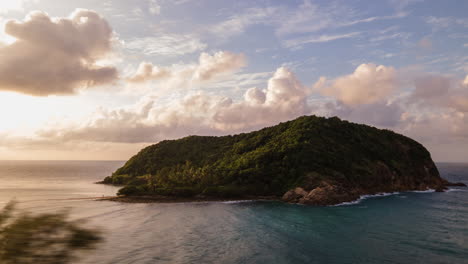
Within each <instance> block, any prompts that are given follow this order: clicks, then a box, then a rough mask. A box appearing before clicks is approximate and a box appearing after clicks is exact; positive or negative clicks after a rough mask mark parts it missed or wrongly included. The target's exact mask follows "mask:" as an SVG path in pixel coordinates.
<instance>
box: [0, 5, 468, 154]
mask: <svg viewBox="0 0 468 264" xmlns="http://www.w3.org/2000/svg"><path fill="white" fill-rule="evenodd" d="M467 10H468V1H461V0H446V1H437V0H381V1H371V0H366V1H365V0H355V1H345V0H341V1H325V0H322V1H318V0H297V1H296V0H290V1H280V0H249V1H247V0H245V1H219V0H196V1H195V0H135V1H125V0H119V1H109V0H107V1H102V0H82V1H60V0H9V1H2V2H0V58H1V59H0V159H84V160H87V159H99V160H106V159H127V158H129V157H131V156H132V155H133V154H135V153H136V152H137V151H138V150H139V149H140V148H142V147H144V146H146V145H149V144H152V143H155V142H158V141H160V140H163V139H174V138H180V137H184V136H187V135H195V134H196V135H226V134H232V133H239V132H246V131H252V130H255V129H258V128H261V127H264V126H271V125H274V124H276V123H279V122H281V121H286V120H290V119H294V118H296V117H298V116H301V115H311V114H315V115H321V116H338V117H340V118H342V119H346V120H350V121H353V122H358V123H365V124H369V125H372V126H376V127H379V128H387V129H391V130H394V131H397V132H399V133H403V134H404V135H407V136H410V137H412V138H414V139H416V140H418V141H419V142H421V143H422V144H423V145H425V146H426V147H427V148H428V149H429V151H430V152H431V153H432V156H433V158H434V159H435V160H436V161H461V162H468V158H467V157H468V155H467V154H468V15H467V13H466V11H467Z"/></svg>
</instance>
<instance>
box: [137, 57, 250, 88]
mask: <svg viewBox="0 0 468 264" xmlns="http://www.w3.org/2000/svg"><path fill="white" fill-rule="evenodd" d="M245 65H246V58H245V56H244V55H243V54H235V53H232V52H228V51H218V52H216V53H214V54H213V55H210V54H209V53H201V55H200V57H199V58H198V64H192V65H183V66H177V65H173V66H172V67H158V66H154V65H153V64H152V63H148V62H142V63H141V64H140V65H139V66H138V69H137V71H136V72H135V73H134V74H133V75H132V76H130V77H129V78H128V80H129V81H130V82H134V83H137V82H145V81H149V80H165V81H167V82H176V83H179V84H182V83H185V82H206V81H210V80H212V79H215V78H217V77H219V76H222V75H225V74H228V73H232V72H235V71H237V70H239V69H240V68H242V67H244V66H245Z"/></svg>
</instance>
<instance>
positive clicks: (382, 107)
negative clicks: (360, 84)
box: [325, 101, 404, 128]
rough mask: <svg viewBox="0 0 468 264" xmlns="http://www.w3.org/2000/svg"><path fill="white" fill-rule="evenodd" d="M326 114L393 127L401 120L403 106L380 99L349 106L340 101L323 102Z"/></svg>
mask: <svg viewBox="0 0 468 264" xmlns="http://www.w3.org/2000/svg"><path fill="white" fill-rule="evenodd" d="M325 108H326V110H327V115H328V116H339V117H341V118H344V119H346V120H349V121H352V122H357V123H364V124H372V125H375V126H379V127H386V128H395V127H397V126H398V125H399V124H400V122H401V121H402V115H403V113H404V111H403V108H402V106H401V105H400V104H398V103H389V102H386V101H380V102H376V103H372V104H363V105H355V106H349V105H346V104H343V103H342V102H339V101H338V102H329V103H327V104H325Z"/></svg>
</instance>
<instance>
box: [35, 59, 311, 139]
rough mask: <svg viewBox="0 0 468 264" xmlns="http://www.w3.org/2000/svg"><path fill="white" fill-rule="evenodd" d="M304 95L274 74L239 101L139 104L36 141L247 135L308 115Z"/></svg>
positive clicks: (293, 82) (194, 98)
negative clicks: (265, 85) (46, 139)
mask: <svg viewBox="0 0 468 264" xmlns="http://www.w3.org/2000/svg"><path fill="white" fill-rule="evenodd" d="M306 90H307V89H306V88H305V87H304V86H303V85H302V84H301V83H300V82H299V81H298V80H297V78H296V77H295V75H294V74H293V73H291V72H290V71H289V70H287V69H286V68H279V69H277V70H276V72H275V73H274V74H273V76H272V77H271V78H270V80H269V81H268V85H267V88H266V89H265V90H264V91H261V90H260V89H258V88H251V89H249V90H247V91H246V92H245V94H244V98H245V99H244V100H241V101H234V100H233V99H231V98H228V97H224V96H215V95H207V94H205V93H198V94H192V95H188V96H186V97H184V98H182V99H180V100H178V101H173V102H171V103H170V104H164V105H158V104H157V102H155V101H154V99H151V98H144V99H142V101H141V102H140V103H138V104H136V105H135V106H133V107H130V108H120V109H113V110H101V111H99V112H97V113H96V114H95V115H94V116H93V117H91V118H90V121H89V122H86V123H84V124H78V125H75V126H71V127H66V128H61V129H54V128H53V129H46V130H42V131H40V133H39V136H41V137H43V138H58V139H60V140H62V141H72V140H88V141H105V142H156V141H159V140H163V139H167V138H177V137H181V136H186V135H191V134H203V135H220V134H227V133H235V132H241V131H249V130H253V129H258V128H261V127H263V126H267V125H273V124H275V123H277V122H280V121H284V120H288V119H292V118H295V117H298V116H301V115H305V114H310V107H309V106H308V105H307V101H306Z"/></svg>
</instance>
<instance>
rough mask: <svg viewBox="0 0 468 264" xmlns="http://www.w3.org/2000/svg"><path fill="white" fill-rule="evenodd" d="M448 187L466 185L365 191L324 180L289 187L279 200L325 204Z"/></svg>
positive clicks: (453, 184) (445, 184)
mask: <svg viewBox="0 0 468 264" xmlns="http://www.w3.org/2000/svg"><path fill="white" fill-rule="evenodd" d="M448 187H466V184H464V183H461V182H457V183H451V182H448V181H446V182H444V183H443V184H440V185H436V186H425V185H421V186H420V187H418V188H385V189H380V190H378V189H377V190H367V191H365V190H363V189H361V188H354V189H353V188H351V189H350V188H344V187H341V186H337V185H331V184H329V183H326V182H324V183H322V184H321V185H320V186H318V187H316V188H313V189H311V190H309V191H306V190H305V189H304V188H302V187H296V188H294V189H291V190H289V191H287V192H286V193H285V194H284V195H283V197H282V198H281V200H282V201H284V202H287V203H297V204H307V205H318V206H327V205H336V204H341V203H346V202H353V201H356V200H358V199H360V197H362V196H364V195H378V194H381V193H394V192H411V191H429V190H434V191H435V192H444V191H446V190H447V189H448Z"/></svg>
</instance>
